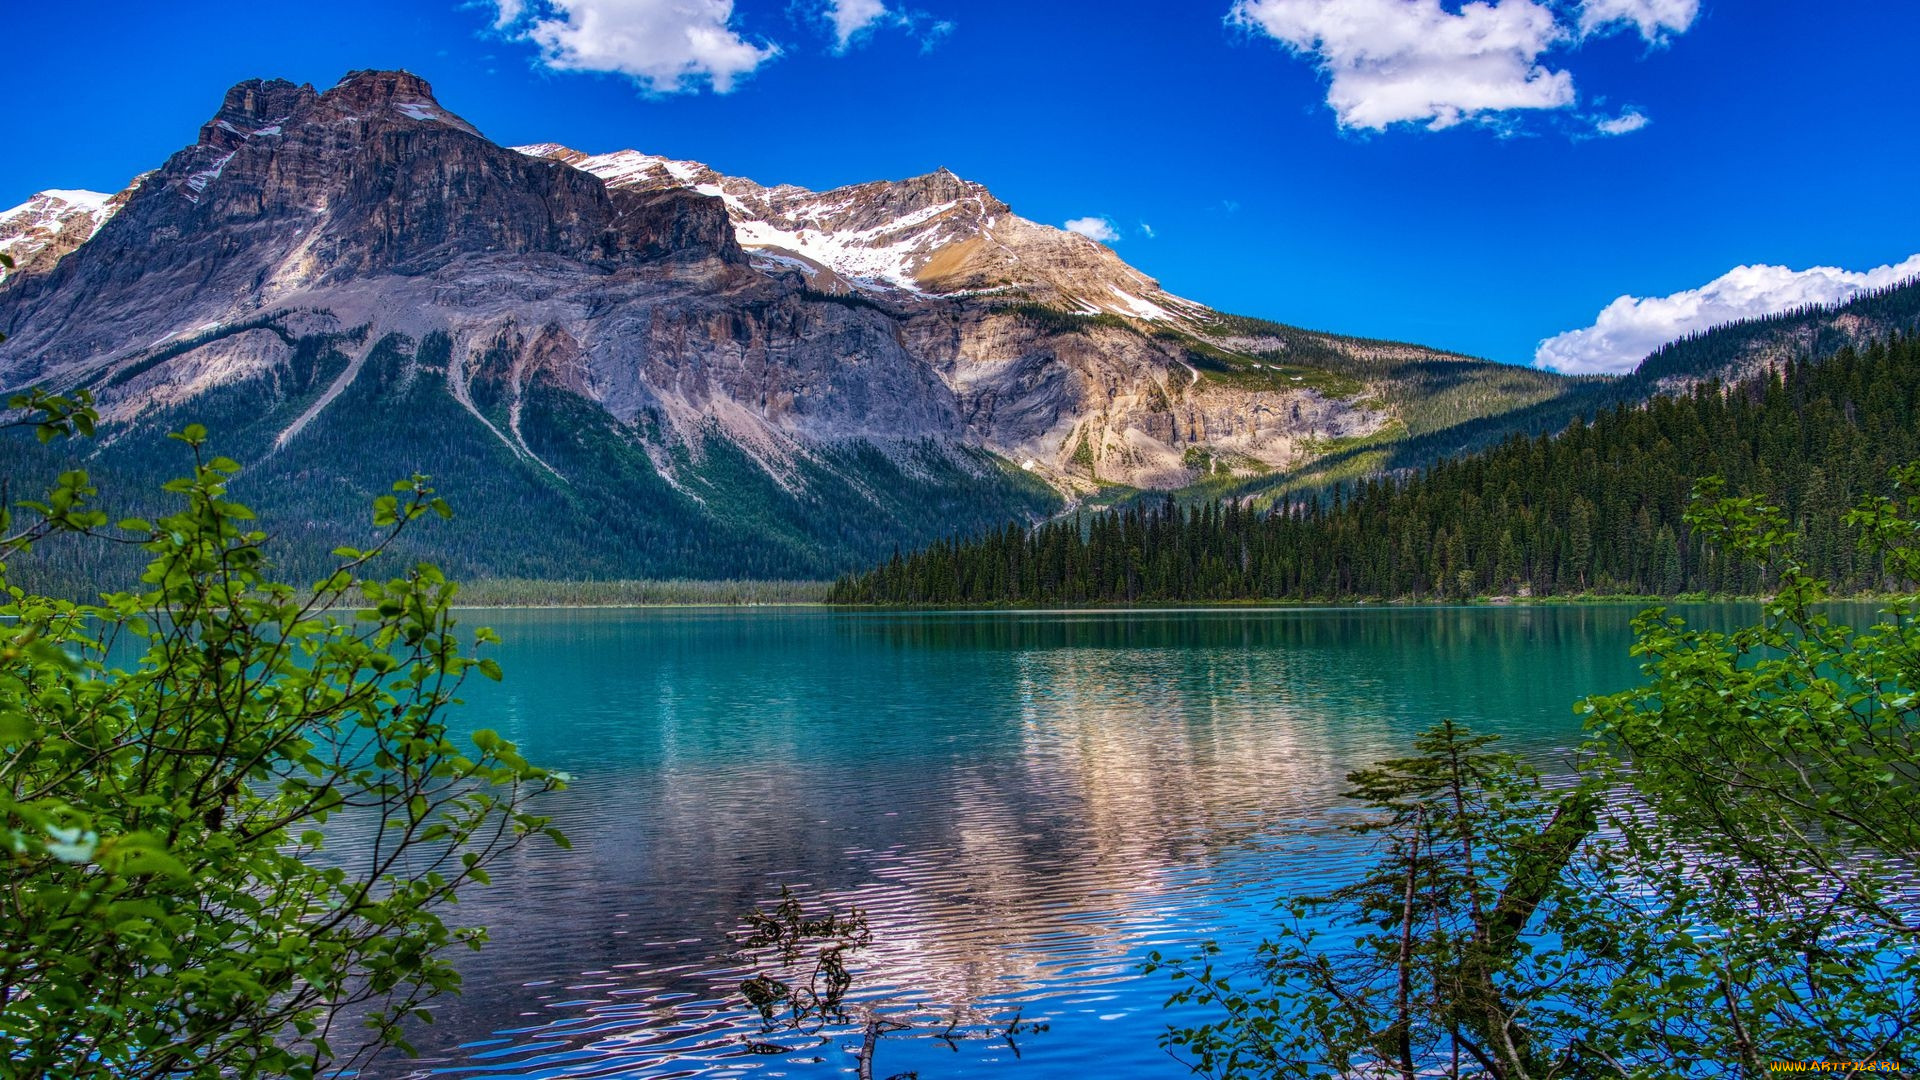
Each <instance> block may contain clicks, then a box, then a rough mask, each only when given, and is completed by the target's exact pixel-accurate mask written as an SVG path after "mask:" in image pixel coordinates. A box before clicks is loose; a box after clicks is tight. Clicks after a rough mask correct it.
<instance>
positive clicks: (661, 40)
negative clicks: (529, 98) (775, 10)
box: [494, 0, 780, 94]
mask: <svg viewBox="0 0 1920 1080" xmlns="http://www.w3.org/2000/svg"><path fill="white" fill-rule="evenodd" d="M494 3H495V7H496V18H495V26H496V27H497V28H498V29H500V30H503V31H505V32H507V33H509V34H511V35H513V36H515V37H518V38H523V39H525V40H527V41H531V42H533V43H534V44H536V45H538V46H539V47H540V54H541V62H542V63H544V64H545V65H546V66H547V67H549V68H552V69H554V70H556V71H602V72H613V73H617V74H621V75H626V76H628V77H630V78H632V79H633V80H634V81H635V82H636V83H638V84H639V85H640V87H641V88H642V89H644V90H646V91H648V92H650V93H658V94H673V93H680V92H682V91H688V90H694V89H698V88H699V86H700V85H701V84H702V83H703V82H704V83H705V84H707V85H710V86H712V87H713V89H714V91H715V92H717V93H722V94H724V93H727V92H728V91H730V90H732V89H733V87H734V84H735V83H736V82H737V81H738V80H739V79H740V78H741V77H743V76H745V75H748V74H750V73H751V72H753V71H754V69H756V68H758V67H759V66H760V65H761V64H763V63H765V62H767V61H768V60H771V59H772V58H773V57H775V56H777V55H779V52H780V50H779V48H778V47H777V46H775V45H771V44H759V43H755V42H752V41H749V40H747V39H746V38H744V37H742V36H741V35H740V33H739V32H738V31H736V30H735V29H734V28H733V0H545V2H544V3H542V4H540V5H539V6H537V7H536V6H533V5H529V4H527V3H526V2H525V0H494Z"/></svg>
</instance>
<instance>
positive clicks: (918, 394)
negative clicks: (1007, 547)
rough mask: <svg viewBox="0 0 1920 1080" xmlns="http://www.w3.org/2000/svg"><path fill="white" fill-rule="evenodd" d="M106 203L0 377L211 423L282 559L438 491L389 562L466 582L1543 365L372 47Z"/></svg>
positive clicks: (138, 429)
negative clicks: (836, 177)
mask: <svg viewBox="0 0 1920 1080" xmlns="http://www.w3.org/2000/svg"><path fill="white" fill-rule="evenodd" d="M109 201H117V203H118V205H117V206H116V207H115V210H114V212H113V213H111V214H109V215H103V219H101V220H95V221H93V222H92V223H90V224H89V223H87V222H86V221H85V220H84V219H83V218H80V217H71V218H70V220H71V221H73V222H76V223H77V224H71V225H68V224H62V225H60V227H59V228H58V229H54V230H52V233H53V234H54V235H56V236H64V237H68V238H69V239H71V238H72V237H73V236H75V235H77V234H78V233H79V232H80V231H82V230H83V229H84V230H85V231H86V235H85V236H84V237H81V238H80V239H79V241H78V242H77V243H74V244H72V245H71V246H70V247H69V248H68V249H67V250H66V251H65V252H63V253H59V254H56V255H55V256H53V257H52V258H51V259H50V260H49V259H46V258H42V259H40V260H39V261H37V262H36V263H35V264H34V265H33V266H32V267H31V268H28V269H24V270H23V272H21V273H19V274H16V275H15V276H14V277H13V278H12V279H10V280H8V281H6V282H5V283H4V284H0V331H4V332H6V333H7V334H8V335H10V338H11V340H9V341H7V342H6V343H5V344H4V345H0V385H4V386H9V387H19V386H24V385H27V384H30V383H43V384H48V385H52V386H54V387H56V388H75V387H82V386H84V387H87V388H90V389H92V390H93V391H94V392H95V393H96V394H97V395H98V398H99V400H100V403H101V408H102V412H103V418H104V420H105V425H104V428H103V431H104V438H103V440H102V445H101V446H99V447H96V448H95V449H94V450H92V451H90V454H91V460H93V461H94V462H95V464H96V466H97V467H98V468H99V469H102V470H104V472H105V473H117V474H119V475H121V476H123V477H125V478H126V479H128V480H129V481H136V480H141V479H144V478H150V477H151V476H153V475H157V474H156V473H155V470H156V469H157V468H158V466H157V465H155V464H154V460H155V456H156V455H158V454H160V453H161V451H160V449H159V448H160V447H163V446H164V445H165V443H164V441H163V440H162V439H161V438H160V436H163V435H164V429H165V428H166V426H167V425H169V424H177V423H181V422H185V421H187V420H193V419H198V420H203V421H204V420H213V421H217V422H216V423H213V424H210V425H209V426H210V427H212V428H213V430H215V431H216V432H217V433H221V434H222V435H223V436H224V437H225V438H227V439H228V440H229V441H230V442H231V443H232V444H233V450H232V451H231V452H230V453H229V456H233V457H236V458H237V459H238V460H241V461H242V462H243V463H244V464H245V465H246V466H247V468H248V471H247V472H246V473H245V474H243V480H242V482H241V488H242V489H246V488H247V487H248V486H249V485H253V487H254V490H255V491H256V497H257V498H259V497H262V496H259V495H258V493H259V492H265V493H266V494H265V495H264V496H263V497H264V499H265V502H266V503H268V504H269V505H268V507H267V508H268V509H276V508H277V509H279V510H282V511H285V512H289V513H292V514H294V515H296V516H298V517H299V518H300V520H301V522H302V524H301V526H300V528H299V530H296V531H299V532H301V533H302V535H303V537H304V538H303V539H302V540H301V541H300V542H301V543H308V544H310V545H319V544H322V543H324V544H325V547H328V548H330V547H332V546H336V543H337V540H336V541H334V542H325V541H323V540H322V539H321V536H322V534H325V535H327V536H337V535H340V534H347V535H351V534H352V533H353V532H354V530H355V529H356V528H357V526H356V525H354V524H353V521H354V517H353V513H354V510H353V506H354V503H353V502H352V501H351V500H347V499H344V498H336V497H335V496H336V495H339V493H341V492H345V491H353V492H359V493H364V492H368V491H377V490H380V489H381V488H382V487H384V486H385V482H387V481H390V480H392V479H393V478H395V476H399V475H406V474H407V473H409V472H414V471H418V472H425V473H431V474H434V475H436V476H438V477H440V478H441V479H442V481H443V482H445V483H447V484H449V485H462V486H465V487H467V488H469V489H470V490H471V491H473V492H474V493H476V494H477V495H478V496H479V500H480V509H479V511H478V513H479V514H480V516H481V517H482V518H483V519H484V520H481V521H477V522H475V523H474V525H473V527H472V529H471V530H469V533H468V534H467V535H468V539H467V540H461V541H459V544H466V545H468V546H467V547H465V548H462V549H461V550H457V551H456V550H452V549H450V548H448V547H447V545H445V544H443V545H441V546H440V547H439V548H435V547H434V546H433V545H432V544H427V546H426V547H423V548H422V552H423V553H425V554H430V555H434V556H435V557H440V558H443V559H450V561H451V562H453V563H454V564H455V566H456V568H457V569H460V570H461V571H462V572H465V573H468V574H481V575H501V574H508V573H511V574H514V575H517V576H588V577H594V576H688V575H695V576H736V574H737V573H741V572H747V571H751V572H752V573H754V574H758V575H763V576H809V575H811V576H828V575H831V574H833V573H837V572H839V571H840V570H842V569H845V568H848V567H850V566H853V565H859V564H860V563H861V562H862V561H864V560H868V559H870V558H872V557H874V556H875V555H877V554H883V553H884V552H885V551H886V550H889V549H891V548H892V547H894V546H898V545H912V544H915V543H919V542H924V541H925V540H927V539H930V538H932V537H934V536H937V535H947V534H951V533H954V532H961V531H967V530H974V529H979V528H985V527H989V526H997V525H998V524H1000V523H1001V522H1003V521H1005V520H1006V519H1007V518H1008V517H1010V516H1011V517H1016V518H1024V519H1025V520H1028V521H1035V520H1039V519H1041V518H1043V517H1045V516H1047V515H1049V514H1051V513H1054V512H1056V511H1057V510H1058V509H1059V507H1061V506H1062V505H1063V504H1065V505H1071V504H1073V503H1075V502H1077V501H1079V500H1083V499H1087V498H1098V497H1104V496H1103V493H1105V492H1110V491H1125V490H1135V489H1158V490H1172V489H1179V488H1185V487H1189V486H1192V485H1196V484H1198V485H1202V486H1206V485H1220V484H1226V483H1248V484H1258V483H1262V482H1270V481H1275V480H1279V481H1284V480H1286V479H1287V478H1289V477H1293V476H1296V475H1302V474H1304V473H1306V472H1309V471H1310V470H1311V469H1312V468H1313V466H1314V465H1315V463H1317V462H1323V461H1328V460H1335V459H1340V458H1341V457H1342V455H1347V454H1349V453H1350V452H1351V451H1352V450H1354V449H1355V448H1356V447H1367V446H1393V445H1397V444H1399V443H1400V442H1404V441H1406V440H1407V439H1410V438H1416V437H1420V436H1422V435H1423V434H1427V433H1431V432H1434V431H1444V430H1446V429H1448V428H1449V426H1457V425H1458V424H1459V423H1462V422H1475V421H1479V420H1485V421H1487V422H1488V423H1497V422H1498V419H1499V417H1501V416H1504V415H1507V414H1509V413H1516V412H1520V411H1524V410H1525V409H1527V408H1531V407H1535V406H1541V405H1543V404H1545V403H1550V402H1552V401H1554V400H1557V399H1559V398H1561V397H1563V396H1565V395H1566V394H1567V392H1568V389H1569V387H1572V386H1575V385H1577V384H1576V383H1574V382H1573V381H1571V380H1566V379H1563V378H1561V377H1558V376H1553V375H1548V374H1544V373H1540V372H1528V371H1526V370H1524V369H1518V368H1512V367H1508V366H1505V365H1495V364H1490V363H1487V362H1484V361H1476V360H1473V359H1472V358H1468V357H1462V356H1459V355H1458V354H1451V353H1446V352H1443V351H1439V350H1432V349H1427V348H1424V347H1421V346H1417V345H1409V344H1404V343H1395V342H1378V341H1369V340H1366V339H1358V338H1346V337H1341V336H1338V335H1330V334H1323V333H1318V332H1314V331H1306V330H1300V329H1298V328H1294V327H1288V326H1284V325H1282V324H1276V323H1269V322H1265V321H1262V320H1248V319H1239V318H1236V317H1233V316H1227V315H1222V314H1220V313H1218V312H1215V311H1213V310H1211V309H1208V308H1206V307H1205V306H1203V305H1200V304H1197V303H1195V302H1193V301H1190V300H1185V299H1182V298H1180V297H1176V296H1173V295H1171V294H1169V293H1167V292H1165V291H1164V290H1163V289H1161V288H1160V286H1159V284H1158V283H1157V282H1155V281H1154V280H1153V279H1152V278H1151V277H1149V276H1147V275H1145V274H1143V273H1141V272H1139V271H1138V270H1136V269H1134V268H1132V267H1130V266H1128V265H1127V264H1126V263H1125V262H1124V261H1122V260H1121V259H1120V258H1119V257H1118V256H1117V255H1116V254H1115V253H1113V252H1112V250H1111V249H1109V248H1107V247H1105V246H1103V245H1100V244H1097V243H1094V242H1093V241H1091V240H1088V239H1086V238H1084V237H1080V236H1078V235H1075V234H1071V233H1067V232H1065V231H1063V230H1059V229H1053V228H1051V227H1049V226H1045V225H1040V224H1038V223H1034V222H1030V221H1026V220H1025V219H1022V218H1020V217H1018V215H1016V214H1014V213H1013V212H1012V210H1011V208H1010V207H1008V206H1007V205H1006V204H1005V203H1004V202H1001V201H1000V200H998V199H997V198H995V197H993V196H992V193H991V192H990V191H989V190H988V189H987V188H985V187H984V186H982V185H979V184H975V183H972V182H970V181H966V180H963V179H961V178H960V177H958V176H957V175H955V174H953V173H952V172H950V171H948V170H939V171H936V172H934V173H930V174H926V175H925V176H921V177H915V178H910V179H908V180H904V181H875V182H871V183H867V184H856V185H850V186H847V187H842V188H836V189H832V190H830V191H826V192H811V191H807V190H805V189H803V188H799V187H796V186H793V185H776V186H772V187H768V186H764V185H760V184H757V183H754V182H753V181H749V180H743V179H740V178H734V177H727V176H724V175H723V174H720V173H718V172H717V171H714V170H712V169H710V168H708V167H706V166H704V165H701V164H700V163H697V162H679V161H673V160H670V159H666V158H659V157H654V156H652V155H646V154H641V153H639V152H637V151H616V152H614V153H611V154H602V155H588V154H584V153H582V152H579V151H575V150H571V149H568V148H566V147H562V146H559V145H558V144H536V145H533V146H526V147H519V148H507V147H502V146H499V145H497V144H494V143H492V142H491V141H489V140H487V139H486V138H485V137H484V136H483V135H482V134H480V132H479V131H478V130H477V129H476V128H475V127H474V126H473V125H472V124H470V123H469V122H467V121H466V120H464V119H463V118H461V117H460V116H459V115H458V114H456V113H454V112H452V111H451V110H448V109H446V108H445V107H444V106H443V105H441V104H440V102H439V101H438V100H437V99H436V98H435V97H434V95H433V91H432V88H431V86H429V85H428V84H427V83H426V82H425V81H424V80H421V79H419V78H418V77H417V76H413V75H410V74H407V73H405V72H378V71H361V72H353V73H349V75H348V76H347V77H346V78H344V79H343V80H342V81H341V82H340V83H339V84H338V85H336V86H334V87H331V88H329V89H327V90H325V91H316V90H315V89H314V88H313V87H312V86H310V85H295V84H293V83H291V82H287V81H284V80H261V79H255V80H249V81H247V82H243V83H241V84H238V85H236V86H235V87H233V88H232V89H230V90H229V91H228V92H227V93H226V95H224V97H223V99H222V101H221V105H220V107H219V109H218V110H217V111H216V112H215V113H214V115H213V116H212V117H211V118H210V119H209V120H208V121H207V122H206V123H204V124H203V125H201V126H200V128H199V131H198V133H197V137H196V140H195V142H194V143H193V144H191V145H189V146H187V147H185V148H183V149H182V150H181V151H179V152H177V153H175V154H174V155H172V156H171V157H170V158H169V159H168V160H167V162H165V163H164V164H163V165H162V166H161V167H160V168H159V169H157V170H155V171H154V172H152V173H149V174H145V175H144V176H143V177H142V178H141V179H140V180H139V181H137V182H136V184H134V185H133V186H131V187H130V188H129V189H128V190H127V191H125V192H123V193H120V194H118V195H115V196H112V197H111V198H110V200H109ZM46 216H47V215H46V214H45V213H42V214H41V217H43V218H44V217H46ZM39 227H40V228H41V229H42V231H43V232H45V231H47V230H48V226H46V225H45V224H42V225H40V226H39ZM0 242H3V241H0ZM55 247H56V245H53V244H51V243H48V244H45V245H43V247H42V248H41V249H40V250H41V251H43V252H44V251H51V250H54V249H55ZM410 429H412V430H410ZM429 433H430V437H429ZM355 447H364V448H366V449H365V450H364V452H359V453H356V452H355V449H354V448H355ZM10 453H11V454H12V460H9V461H8V463H7V464H8V465H9V467H10V468H15V467H19V465H20V463H21V461H22V460H23V459H21V458H19V457H18V454H17V451H16V452H10ZM381 470H384V471H385V473H386V475H384V476H380V475H376V474H377V473H378V472H380V471H381ZM276 485H291V486H292V490H291V491H290V492H287V493H283V492H280V491H279V490H277V488H276ZM450 490H455V493H456V494H458V491H457V490H456V489H454V488H450ZM322 491H326V492H331V493H333V494H328V495H326V496H325V497H324V498H323V497H322V496H321V494H319V493H320V492H322ZM513 505H517V506H519V507H520V509H519V510H516V511H515V513H516V514H517V515H518V516H517V517H513V518H511V519H510V518H508V517H506V516H503V515H505V514H506V513H507V511H506V510H505V509H504V507H507V506H513ZM532 507H538V508H542V509H539V510H537V511H533V510H528V509H527V508H532ZM929 508H932V509H931V510H930V509H929ZM609 523H614V526H613V531H614V532H615V533H616V534H618V535H616V536H614V537H613V538H611V539H609V540H608V541H607V542H606V545H605V549H604V550H601V549H596V548H595V547H594V541H592V540H591V537H592V536H593V534H594V533H595V531H596V530H600V529H605V528H608V527H609ZM669 523H671V528H669V527H668V526H669ZM547 527H553V528H559V529H561V530H562V531H564V532H565V533H566V535H567V537H568V539H566V540H565V542H564V543H558V544H544V543H543V542H542V540H541V529H543V528H547ZM676 530H677V532H676ZM307 534H311V535H310V536H308V535H307ZM681 534H684V535H681ZM481 536H485V537H486V538H487V539H486V540H485V542H484V544H483V543H482V542H481V541H480V540H479V539H478V538H479V537H481ZM290 542H291V541H290ZM423 543H424V542H423ZM689 545H692V546H689ZM455 546H458V545H455ZM500 549H512V550H511V551H508V550H500ZM750 549H751V550H750ZM543 552H544V553H543ZM530 553H531V554H530ZM730 560H731V561H730Z"/></svg>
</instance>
